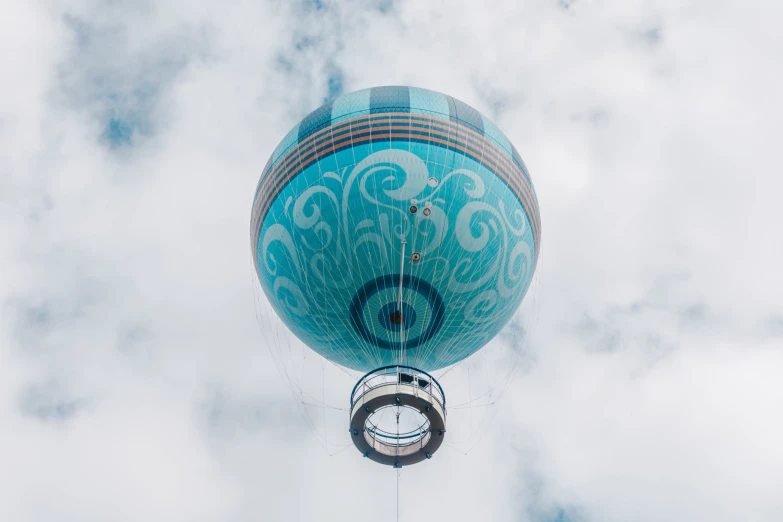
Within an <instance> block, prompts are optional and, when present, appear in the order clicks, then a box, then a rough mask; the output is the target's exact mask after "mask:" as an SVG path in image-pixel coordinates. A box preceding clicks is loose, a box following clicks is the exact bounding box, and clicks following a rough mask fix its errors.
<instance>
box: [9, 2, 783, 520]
mask: <svg viewBox="0 0 783 522" xmlns="http://www.w3.org/2000/svg"><path fill="white" fill-rule="evenodd" d="M0 12H1V13H2V14H1V16H0V65H1V67H0V75H1V76H0V79H1V80H2V83H0V519H2V520H7V521H14V522H16V521H19V522H26V521H36V522H37V521H51V520H57V521H77V520H78V521H81V522H84V521H108V520H110V521H140V520H147V521H149V520H167V521H215V520H221V521H232V522H233V521H237V522H240V521H242V522H244V521H276V520H287V521H291V522H299V521H302V522H305V521H307V522H310V521H315V520H317V521H344V520H348V519H362V518H367V517H371V519H372V520H380V521H386V520H393V519H394V516H395V512H394V505H395V499H394V494H395V480H396V477H395V474H394V472H393V471H392V470H388V469H385V468H381V467H379V466H376V465H372V463H369V462H367V461H366V460H364V459H361V458H360V456H359V455H358V454H356V452H355V451H354V450H352V449H351V448H348V450H349V451H344V452H342V453H340V454H338V455H336V456H334V457H330V456H329V455H328V453H327V452H325V451H324V450H323V448H322V446H321V445H319V443H318V441H317V440H316V439H315V438H314V437H313V436H312V435H311V434H310V433H309V431H308V429H307V426H306V424H305V423H304V421H303V418H302V416H301V415H300V413H299V411H298V410H297V409H296V404H295V401H294V400H293V399H292V398H291V394H290V393H289V392H288V389H287V388H286V386H285V383H284V382H283V380H282V379H281V377H280V376H279V374H278V373H277V371H276V369H275V366H274V364H273V359H272V358H271V356H270V352H269V350H268V349H267V347H265V346H264V342H265V341H264V339H265V337H264V335H262V334H261V333H260V332H259V326H258V323H257V321H256V316H255V310H254V286H253V285H254V283H253V279H252V277H253V274H252V268H251V264H252V262H251V260H250V252H249V246H248V223H249V214H250V205H251V202H252V197H253V192H254V189H255V185H256V182H257V180H258V176H259V175H260V172H261V168H262V167H263V166H264V164H265V163H266V160H267V158H268V156H269V154H270V153H271V152H272V150H273V149H274V147H275V146H276V144H277V142H278V141H279V140H280V138H281V137H282V136H283V135H284V134H285V133H286V132H287V131H288V130H289V129H290V128H291V127H292V126H293V125H294V124H295V123H296V122H297V121H298V120H299V119H301V118H302V117H303V116H304V115H305V114H307V113H308V112H309V111H310V110H312V109H314V108H315V107H317V106H318V105H320V104H321V103H322V102H324V101H325V100H327V99H329V98H330V97H333V96H335V95H338V94H340V93H342V92H348V91H351V90H355V89H359V88H364V87H370V86H375V85H395V84H398V85H399V84H404V85H415V86H420V87H425V88H430V89H434V90H438V91H442V92H445V93H448V94H450V95H452V96H455V97H457V98H459V99H461V100H463V101H465V102H467V103H469V104H471V105H473V106H475V107H476V108H478V109H479V110H481V111H482V112H484V113H485V114H487V115H488V116H490V117H491V118H492V119H494V120H495V122H496V123H497V124H498V125H499V126H500V127H501V128H502V129H503V130H504V131H505V132H506V133H507V135H508V136H509V137H510V139H511V140H512V141H513V142H514V143H515V144H516V146H517V148H518V149H519V151H520V153H521V155H522V157H523V158H524V160H525V162H526V163H527V166H528V167H529V169H530V172H531V174H532V176H533V179H534V182H535V184H536V189H537V192H538V197H539V202H540V205H541V212H542V223H543V249H544V250H543V256H542V263H541V264H540V265H539V270H538V283H537V286H536V306H535V307H534V309H535V312H536V316H535V321H533V324H534V327H533V328H532V329H531V330H530V331H529V336H528V342H527V343H526V345H525V346H524V356H523V357H524V360H525V364H524V365H523V371H521V372H520V373H519V374H518V375H517V376H516V378H515V379H514V381H513V382H512V384H511V385H510V387H509V389H508V391H507V393H506V395H505V396H504V398H503V400H502V401H501V402H500V403H499V404H498V405H497V408H498V411H499V414H498V416H497V418H496V419H495V421H494V423H493V424H492V431H491V432H490V433H489V434H488V435H487V436H486V437H485V438H484V439H483V440H482V442H481V444H479V445H477V446H476V447H475V449H473V450H472V451H471V452H470V453H469V454H468V455H467V456H464V455H462V454H460V453H458V452H456V451H448V450H447V449H443V450H441V451H440V452H439V453H438V454H437V456H436V457H437V458H434V459H433V460H432V461H430V462H428V463H427V464H426V465H421V466H420V467H416V468H409V469H405V470H403V472H402V475H401V482H400V488H401V489H400V490H401V500H402V501H401V514H400V516H401V518H400V519H401V520H414V519H420V518H424V519H426V518H434V517H437V518H438V519H439V520H448V521H452V520H454V521H462V520H486V521H493V522H503V521H514V522H527V521H530V522H592V521H596V522H615V521H616V522H626V521H630V520H633V521H640V522H647V521H649V522H670V521H693V520H710V521H713V522H722V521H726V522H734V521H737V520H743V521H748V522H754V521H764V522H767V521H769V522H771V521H777V520H783V495H781V494H780V490H781V484H783V448H782V447H781V442H780V441H781V440H783V417H782V416H781V405H782V404H783V384H781V382H782V381H781V374H783V299H781V291H783V271H782V270H781V268H780V267H781V266H783V239H782V238H781V223H783V210H782V209H781V206H780V203H779V199H780V194H781V192H783V179H782V178H781V176H780V167H779V150H780V135H781V131H780V126H781V123H780V122H781V121H783V103H781V101H780V93H781V92H783V68H782V67H781V63H783V43H782V42H783V41H782V40H781V39H780V37H779V35H777V34H776V33H778V29H779V20H781V19H782V17H783V7H781V4H780V3H779V2H771V1H761V0H755V1H749V2H730V1H726V0H712V1H703V0H686V1H674V0H670V1H663V0H660V1H641V0H612V1H609V0H606V1H599V0H592V1H590V0H529V1H522V2H518V1H509V2H495V1H492V2H489V1H484V2H472V1H464V2H458V1H453V0H449V1H440V2H437V1H432V2H429V1H422V0H409V1H393V0H375V1H359V0H355V1H346V2H334V1H329V0H320V1H319V0H311V1H291V2H288V1H282V0H277V1H262V0H248V1H235V2H220V3H218V2H173V1H172V2H161V1H152V0H137V1H123V0H81V1H78V0H73V1H63V2H55V1H46V0H41V1H33V0H10V2H8V1H7V2H5V3H4V4H3V5H2V7H0ZM340 390H341V389H338V390H337V392H340ZM447 392H448V391H447ZM346 440H347V439H346Z"/></svg>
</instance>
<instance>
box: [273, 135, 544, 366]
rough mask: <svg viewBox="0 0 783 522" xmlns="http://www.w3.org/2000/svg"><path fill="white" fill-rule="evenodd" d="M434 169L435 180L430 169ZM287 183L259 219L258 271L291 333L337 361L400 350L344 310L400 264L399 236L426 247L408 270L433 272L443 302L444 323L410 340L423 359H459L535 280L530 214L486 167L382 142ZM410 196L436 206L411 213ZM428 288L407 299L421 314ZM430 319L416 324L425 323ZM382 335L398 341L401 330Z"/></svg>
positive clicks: (387, 357) (366, 360)
mask: <svg viewBox="0 0 783 522" xmlns="http://www.w3.org/2000/svg"><path fill="white" fill-rule="evenodd" d="M431 169H432V171H433V172H430V170H431ZM438 173H440V174H441V178H440V180H439V183H438V184H437V186H436V187H434V188H433V187H432V186H430V185H428V183H427V180H428V179H429V178H430V177H432V176H437V174H438ZM284 193H285V194H286V197H279V198H278V200H277V201H276V202H275V203H274V204H273V205H272V207H271V209H270V212H269V214H268V215H267V217H266V220H265V222H264V225H263V226H262V229H261V241H260V242H259V252H258V254H259V256H258V257H259V267H258V268H259V276H260V278H261V281H262V284H263V285H264V288H265V290H266V291H267V294H268V295H269V296H270V300H271V301H272V303H273V305H274V306H275V307H276V309H277V310H278V313H279V314H280V315H281V316H282V317H283V318H284V319H287V320H286V322H287V323H288V324H289V326H291V328H292V329H293V330H294V332H295V333H296V334H297V335H298V336H299V337H300V338H302V339H303V340H304V341H305V342H306V343H307V344H308V345H310V346H311V347H312V348H313V349H315V350H316V351H319V352H320V353H322V354H324V355H325V356H327V357H328V358H329V359H331V360H334V361H335V362H338V363H339V364H343V365H345V366H348V367H352V368H355V369H360V370H366V369H372V368H373V367H376V366H378V365H381V364H384V363H388V362H390V361H391V362H393V358H394V357H397V356H399V354H397V355H395V354H394V353H391V352H389V351H388V350H381V349H379V348H378V347H377V346H372V343H370V342H367V341H366V339H363V338H361V337H360V336H358V335H357V333H356V331H355V328H354V327H353V325H352V324H351V322H350V320H349V318H348V316H347V310H348V308H349V306H350V303H351V299H352V298H353V297H354V294H355V293H356V292H357V291H358V289H359V288H361V287H363V285H365V284H366V283H367V282H368V281H372V280H374V279H375V278H377V277H379V276H385V275H389V274H399V273H400V258H401V249H402V243H403V241H405V244H406V247H407V250H406V253H407V254H406V256H407V255H409V254H410V253H411V252H413V251H417V252H419V253H420V254H421V261H419V262H417V263H411V262H408V261H407V257H406V262H405V263H404V266H405V268H404V270H407V271H409V273H410V274H411V275H412V276H415V277H417V278H419V279H421V280H424V281H427V282H429V283H431V284H432V285H433V287H434V288H435V290H436V291H437V292H438V293H439V294H440V296H441V297H442V299H443V302H444V303H445V310H446V311H445V319H444V321H443V324H442V326H441V327H439V330H438V331H437V333H436V334H435V335H434V336H433V337H432V338H430V339H428V340H426V342H424V343H423V344H421V345H419V346H414V347H409V348H408V358H409V361H410V360H411V359H418V361H417V362H418V365H419V366H420V367H422V369H426V370H432V369H436V368H438V367H442V366H446V365H448V364H452V363H453V362H456V361H458V360H460V359H462V358H464V357H466V356H467V355H470V354H471V353H473V352H474V351H476V350H478V349H479V348H480V347H481V346H482V345H483V344H484V343H485V342H486V341H487V340H488V339H490V338H491V337H493V336H494V335H495V334H496V333H497V332H498V331H499V330H500V329H501V328H502V327H503V326H504V325H505V323H506V322H507V321H508V320H509V318H510V317H511V315H512V314H513V313H514V311H515V310H516V309H517V307H518V306H519V303H520V302H521V300H522V298H523V297H524V294H525V292H526V290H527V287H528V286H529V284H530V281H531V279H532V275H533V270H534V259H535V256H534V253H535V252H534V249H535V247H534V246H533V245H534V243H533V238H532V234H531V227H530V224H529V218H528V216H527V215H526V213H525V211H524V209H523V207H522V205H521V204H520V202H519V201H518V200H517V199H516V198H515V197H514V196H513V193H512V192H511V191H510V190H509V189H508V187H506V186H505V185H503V184H502V183H501V182H499V181H498V179H497V177H496V176H494V174H492V173H491V172H490V171H488V170H487V169H485V168H484V167H480V166H478V165H476V169H475V170H471V169H470V168H465V167H463V168H458V169H452V170H448V169H444V167H443V166H442V165H436V164H428V163H426V162H425V161H423V160H422V159H421V158H420V157H419V156H417V155H416V154H414V153H412V152H408V151H405V150H398V149H386V150H380V151H377V152H373V153H371V154H369V155H367V156H366V157H364V158H363V159H361V161H359V162H358V163H356V165H355V166H353V167H350V168H342V169H335V168H331V169H328V170H327V171H326V172H321V165H317V166H316V168H314V169H310V171H305V172H303V173H302V174H300V175H299V176H298V177H297V178H295V179H294V180H293V181H292V182H291V184H290V185H289V186H288V187H286V189H285V190H284ZM281 196H282V193H281ZM291 198H293V204H292V200H291ZM283 201H285V204H284V203H283ZM413 201H415V204H416V205H419V206H421V208H424V207H425V206H426V208H428V209H429V215H427V216H425V215H424V213H423V212H421V211H419V212H417V213H416V214H411V213H410V210H409V208H408V207H409V206H410V205H411V204H413V203H412V202H413ZM261 260H263V265H262V262H261ZM408 293H409V294H410V292H408ZM392 294H396V292H390V295H392ZM383 299H387V300H388V299H393V297H388V298H386V297H384V298H383ZM422 299H423V298H422V297H421V296H419V297H416V299H414V301H415V303H414V302H412V303H411V305H410V306H411V307H413V308H415V310H416V316H417V318H418V319H417V321H426V320H427V318H428V317H429V315H428V314H431V312H432V310H429V311H428V310H427V304H426V303H424V304H422V301H421V300H422ZM381 300H382V296H381V294H376V295H375V296H374V297H373V298H372V299H370V301H368V302H371V303H372V310H373V311H372V312H370V311H367V312H365V311H362V312H361V314H363V315H362V317H365V316H366V320H367V321H371V322H372V321H375V322H376V323H377V319H375V318H374V316H373V314H375V310H378V309H380V308H382V307H383V305H384V303H383V302H381ZM425 301H426V299H425ZM413 308H411V309H413ZM361 314H360V315H361ZM425 326H426V325H424V323H421V324H416V325H412V326H410V327H409V328H410V329H411V330H412V331H413V330H415V331H416V332H421V331H423V329H424V328H425ZM368 327H370V328H375V329H381V326H380V325H378V324H371V325H369V326H368ZM466 329H469V330H470V332H466ZM387 330H388V328H387ZM383 335H384V336H385V337H384V338H388V339H389V341H395V340H396V339H399V335H400V334H398V333H396V332H389V331H384V332H383ZM395 336H397V337H395ZM455 344H458V346H455Z"/></svg>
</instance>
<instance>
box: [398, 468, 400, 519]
mask: <svg viewBox="0 0 783 522" xmlns="http://www.w3.org/2000/svg"><path fill="white" fill-rule="evenodd" d="M397 522H400V468H397Z"/></svg>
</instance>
